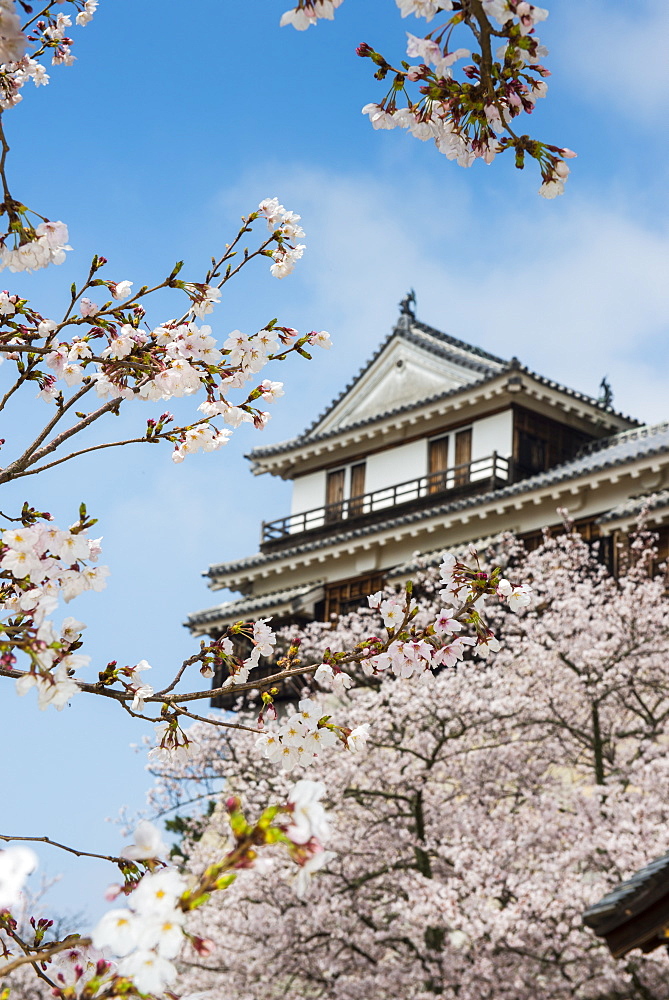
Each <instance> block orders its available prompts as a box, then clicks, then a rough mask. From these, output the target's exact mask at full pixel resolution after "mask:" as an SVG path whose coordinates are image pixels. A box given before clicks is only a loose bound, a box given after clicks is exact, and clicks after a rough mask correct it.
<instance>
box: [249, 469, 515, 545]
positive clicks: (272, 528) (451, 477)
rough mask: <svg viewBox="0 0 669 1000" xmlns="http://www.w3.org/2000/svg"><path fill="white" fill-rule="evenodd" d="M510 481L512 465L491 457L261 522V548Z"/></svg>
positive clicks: (484, 490) (291, 542)
mask: <svg viewBox="0 0 669 1000" xmlns="http://www.w3.org/2000/svg"><path fill="white" fill-rule="evenodd" d="M512 482H514V475H513V462H512V460H511V459H508V458H504V457H503V456H502V455H498V454H497V452H493V453H492V455H488V456H486V457H485V458H476V459H474V460H473V461H470V462H465V463H463V464H461V465H454V466H452V467H451V468H448V469H444V470H443V471H440V472H433V473H431V474H430V475H428V476H419V478H418V479H410V480H408V481H406V482H403V483H397V484H396V485H394V486H388V487H385V488H384V489H381V490H374V492H373V493H364V494H362V495H361V496H355V497H349V498H348V499H346V500H342V501H340V502H339V503H331V504H324V505H323V506H322V507H315V508H314V509H313V510H306V511H303V512H302V513H300V514H289V515H288V516H287V517H280V518H277V520H275V521H263V524H262V531H261V537H260V549H261V551H262V552H267V551H272V550H274V549H277V548H283V547H287V546H289V545H295V544H300V543H301V542H303V541H306V540H307V539H311V538H317V537H322V536H326V535H331V534H336V533H337V532H338V531H342V530H345V529H348V528H358V527H362V526H363V525H366V524H373V523H375V522H377V521H383V520H385V519H386V518H388V517H394V516H396V515H397V516H401V515H402V514H409V513H411V512H413V511H414V510H420V509H423V508H425V507H431V506H436V505H438V504H441V503H446V502H448V500H450V499H455V498H457V497H460V496H467V495H469V494H473V493H487V492H489V491H490V490H496V489H500V488H501V487H503V486H508V485H509V483H512Z"/></svg>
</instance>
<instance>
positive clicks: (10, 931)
mask: <svg viewBox="0 0 669 1000" xmlns="http://www.w3.org/2000/svg"><path fill="white" fill-rule="evenodd" d="M3 930H4V931H5V933H6V934H8V935H9V937H10V938H11V939H12V940H13V941H15V942H16V943H17V944H18V946H19V948H20V949H21V951H22V952H23V954H24V955H26V956H28V957H29V958H32V956H33V955H34V952H33V953H31V951H30V946H29V945H28V944H26V942H25V941H24V940H23V939H22V938H21V937H20V936H19V934H18V933H17V932H16V931H15V930H14V929H13V928H12V927H4V928H3ZM31 964H32V966H33V971H34V972H35V974H36V975H37V976H38V978H39V979H41V980H42V981H43V982H45V983H47V984H48V985H49V986H50V987H52V988H54V987H55V986H56V984H55V983H54V982H53V980H52V979H50V978H49V977H48V976H47V974H46V973H45V972H44V970H43V969H41V968H40V966H39V964H38V962H36V961H33V962H31Z"/></svg>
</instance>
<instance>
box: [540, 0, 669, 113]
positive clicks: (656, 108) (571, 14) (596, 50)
mask: <svg viewBox="0 0 669 1000" xmlns="http://www.w3.org/2000/svg"><path fill="white" fill-rule="evenodd" d="M551 20H553V21H555V22H556V24H555V27H556V28H557V33H556V36H555V40H554V41H553V40H551V61H553V62H555V63H556V65H558V66H559V70H558V72H559V74H561V75H562V74H564V75H565V76H566V77H567V78H570V79H571V81H572V87H573V88H575V89H577V90H578V93H579V97H580V98H581V99H582V98H583V97H584V96H585V97H586V98H595V99H596V100H597V101H600V102H601V101H603V102H604V103H605V105H606V108H607V110H608V112H609V113H610V114H611V115H618V114H620V112H621V111H622V112H624V113H625V114H627V115H630V116H632V117H633V118H635V119H637V120H638V119H641V120H643V121H644V122H645V123H651V122H652V123H654V124H657V120H656V115H657V114H658V112H660V113H661V114H662V118H663V120H664V118H665V109H666V102H667V91H668V90H669V60H668V59H667V38H668V37H669V6H668V5H667V3H666V0H633V2H632V3H629V2H625V3H624V4H622V3H618V4H616V3H612V2H611V0H590V2H589V3H588V4H584V3H577V4H574V3H566V4H563V5H562V6H559V5H555V6H554V7H551Z"/></svg>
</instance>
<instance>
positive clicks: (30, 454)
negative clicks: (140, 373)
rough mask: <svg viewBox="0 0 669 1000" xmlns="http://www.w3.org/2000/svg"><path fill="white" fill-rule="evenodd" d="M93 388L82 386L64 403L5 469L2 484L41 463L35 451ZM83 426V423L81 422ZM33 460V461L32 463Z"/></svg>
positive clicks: (1, 474)
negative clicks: (68, 412) (30, 466)
mask: <svg viewBox="0 0 669 1000" xmlns="http://www.w3.org/2000/svg"><path fill="white" fill-rule="evenodd" d="M92 388H93V386H92V385H84V386H82V388H81V389H79V390H78V392H75V394H74V395H73V396H72V397H71V398H70V399H69V400H68V401H67V403H64V404H63V406H61V407H60V408H59V410H58V411H57V413H56V414H55V415H54V416H53V417H52V418H51V420H50V421H49V422H48V423H47V425H46V426H45V427H44V429H43V430H42V431H41V432H40V433H39V434H38V436H37V437H36V438H35V440H34V441H33V442H32V444H30V445H28V447H27V448H26V450H25V451H24V452H23V454H22V455H21V456H20V457H19V458H17V459H16V460H15V461H14V462H12V463H11V464H10V465H8V466H7V467H6V468H5V469H3V471H2V472H1V473H0V484H1V483H8V482H10V480H11V479H12V478H13V476H14V474H15V473H16V472H22V471H23V470H24V468H26V467H27V466H28V465H29V464H30V465H32V464H33V462H35V461H39V458H40V457H41V456H40V454H39V453H38V455H37V457H35V455H34V453H35V451H36V450H37V449H38V448H39V446H40V445H41V443H42V442H43V441H44V440H46V438H47V437H48V436H49V434H50V433H51V431H52V430H53V428H54V427H55V426H56V425H57V424H58V422H59V421H60V420H62V418H63V417H64V416H65V414H66V413H67V411H68V410H69V409H70V408H71V407H72V406H74V404H75V403H78V402H79V400H80V399H81V398H82V397H83V396H85V395H86V393H87V392H90V390H91V389H92ZM109 402H110V403H111V402H118V401H117V400H110V401H109ZM104 405H105V406H107V407H108V408H109V409H110V408H111V407H110V406H109V403H105V404H104ZM81 424H82V426H83V421H82V422H81ZM48 453H49V452H48V451H47V452H45V454H48ZM31 458H32V461H30V459H31Z"/></svg>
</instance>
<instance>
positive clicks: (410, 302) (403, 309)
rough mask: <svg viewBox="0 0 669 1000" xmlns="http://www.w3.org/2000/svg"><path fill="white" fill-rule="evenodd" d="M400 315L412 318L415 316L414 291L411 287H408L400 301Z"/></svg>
mask: <svg viewBox="0 0 669 1000" xmlns="http://www.w3.org/2000/svg"><path fill="white" fill-rule="evenodd" d="M400 316H411V318H412V319H415V318H416V293H415V292H414V290H413V288H411V289H409V291H408V292H407V294H406V295H405V296H404V298H403V299H402V301H401V302H400Z"/></svg>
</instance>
